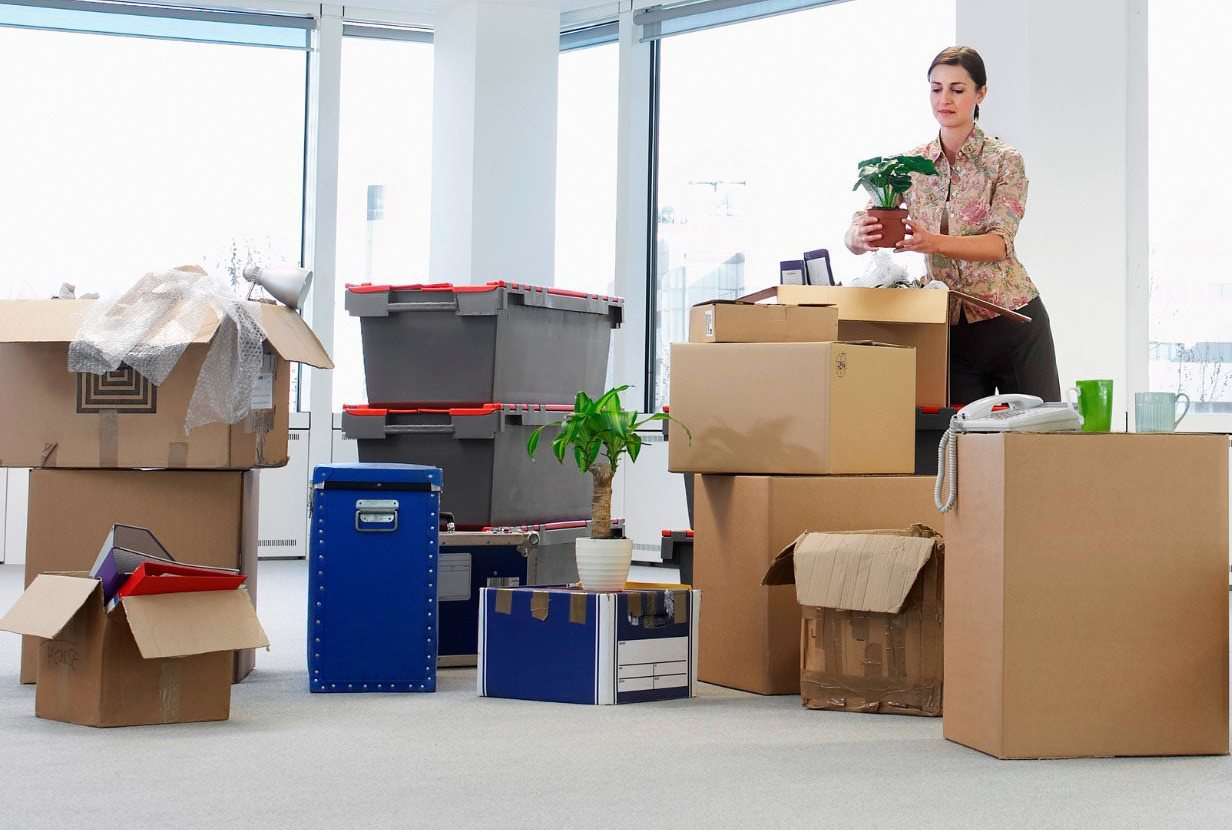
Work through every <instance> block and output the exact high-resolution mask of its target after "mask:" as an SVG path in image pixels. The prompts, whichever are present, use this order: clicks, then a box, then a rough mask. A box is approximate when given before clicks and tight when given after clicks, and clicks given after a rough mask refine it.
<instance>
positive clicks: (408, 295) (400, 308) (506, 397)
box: [342, 282, 624, 663]
mask: <svg viewBox="0 0 1232 830" xmlns="http://www.w3.org/2000/svg"><path fill="white" fill-rule="evenodd" d="M346 308H347V311H348V312H350V314H351V315H353V316H356V317H358V318H359V319H360V331H361V337H362V343H363V358H364V371H365V374H366V383H367V392H368V401H367V402H366V403H364V404H360V405H353V406H346V407H344V411H343V415H342V429H343V432H344V433H345V435H346V436H347V437H348V438H354V439H356V441H357V444H358V447H359V460H360V461H361V462H401V463H409V464H422V465H428V466H432V467H439V468H441V470H442V471H443V473H444V486H443V489H442V492H441V513H442V516H443V517H452V522H453V524H452V525H450V526H443V527H442V530H443V531H446V532H443V533H442V534H441V579H440V588H439V593H440V609H441V623H442V632H441V658H442V663H445V662H452V663H458V662H463V663H464V662H466V660H467V658H469V657H471V656H473V655H474V653H475V649H474V645H475V643H474V640H475V630H474V629H475V627H474V617H473V616H472V614H473V613H476V612H471V611H469V607H470V606H471V605H473V604H474V603H475V601H476V599H477V596H478V588H479V587H484V586H488V585H498V586H504V585H512V584H526V583H527V580H528V558H529V559H535V560H538V561H532V562H530V563H529V571H530V572H531V573H534V572H535V571H536V570H538V571H540V573H548V572H550V573H552V574H553V576H554V578H555V579H554V581H569V580H568V578H569V577H570V573H569V572H568V571H569V567H568V566H569V564H570V563H571V562H572V556H571V552H572V541H573V539H575V538H577V537H578V536H581V535H583V534H585V533H587V532H588V529H587V526H586V518H587V517H588V516H589V513H590V503H591V482H590V479H589V476H588V475H587V474H585V473H582V472H581V471H579V470H578V469H577V468H576V467H575V466H573V465H571V464H565V465H561V464H557V463H556V462H555V461H554V460H552V459H550V458H546V457H545V458H543V459H540V460H539V461H533V460H532V459H531V458H530V457H529V456H528V455H527V453H526V442H527V439H528V438H529V437H530V434H531V432H532V431H533V430H535V429H536V428H538V427H540V426H543V425H545V424H550V423H552V422H554V421H557V420H559V419H560V418H561V417H563V416H564V415H565V414H567V413H568V412H569V411H571V409H572V405H573V402H574V399H575V397H576V395H577V393H578V391H585V392H586V393H587V394H591V395H599V394H601V393H602V392H603V388H604V382H605V380H606V377H607V361H608V350H609V346H610V343H611V332H612V329H614V328H616V327H618V326H619V325H620V324H621V322H622V319H623V313H624V301H623V300H621V299H619V298H616V297H608V296H603V295H599V294H586V293H581V292H576V291H568V290H564V289H559V288H543V287H538V286H531V285H526V284H523V283H510V282H490V283H487V284H485V285H452V284H448V283H444V284H435V285H371V284H363V285H353V286H348V288H347V293H346ZM552 437H553V436H552V431H551V430H550V429H549V431H548V432H547V434H545V436H544V440H545V441H550V440H551V439H552ZM455 534H456V535H455ZM549 538H550V539H551V542H552V543H551V544H546V543H545V540H547V539H549ZM513 554H517V555H513ZM548 556H551V557H552V559H553V561H552V562H551V563H548V562H546V561H544V559H545V558H546V557H548ZM558 558H559V559H560V561H559V562H557V561H555V560H556V559H558ZM572 578H573V579H576V571H573V574H572ZM451 603H456V604H457V605H458V607H459V609H461V608H462V607H463V606H466V607H467V608H468V612H467V613H465V614H456V615H455V614H452V613H448V612H450V611H451V608H450V604H451ZM454 616H457V617H458V625H457V629H458V630H457V636H453V637H451V636H448V635H449V632H447V631H445V630H444V628H445V623H446V621H447V617H454ZM462 617H465V618H466V619H465V620H463V619H462ZM467 622H469V624H466V623H467Z"/></svg>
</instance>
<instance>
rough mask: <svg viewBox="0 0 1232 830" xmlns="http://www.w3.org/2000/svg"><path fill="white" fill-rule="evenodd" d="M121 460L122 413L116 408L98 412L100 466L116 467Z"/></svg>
mask: <svg viewBox="0 0 1232 830" xmlns="http://www.w3.org/2000/svg"><path fill="white" fill-rule="evenodd" d="M119 461H120V413H119V412H117V411H116V410H114V409H100V410H99V412H98V466H100V467H116V466H118V465H119Z"/></svg>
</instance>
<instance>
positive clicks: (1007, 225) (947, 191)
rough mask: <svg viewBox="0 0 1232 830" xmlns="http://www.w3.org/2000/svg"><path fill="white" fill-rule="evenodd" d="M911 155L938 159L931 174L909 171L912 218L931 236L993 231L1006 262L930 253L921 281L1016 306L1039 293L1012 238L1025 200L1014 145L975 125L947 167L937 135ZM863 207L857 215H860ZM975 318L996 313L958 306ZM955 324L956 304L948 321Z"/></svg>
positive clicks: (1019, 159)
mask: <svg viewBox="0 0 1232 830" xmlns="http://www.w3.org/2000/svg"><path fill="white" fill-rule="evenodd" d="M911 155H918V156H926V157H927V158H930V159H932V160H933V161H934V162H936V164H937V175H936V176H925V175H921V174H919V173H912V174H911V189H910V190H909V191H908V192H907V197H906V201H907V208H908V211H909V212H910V215H911V218H912V219H913V220H914V221H916V222H918V223H919V224H920V226H921V227H923V228H925V229H926V230H929V231H932V232H933V233H944V234H949V235H951V236H973V235H976V234H982V233H995V234H996V235H997V236H1000V237H1001V238H1002V239H1004V240H1005V259H1003V260H1001V261H1000V262H970V261H967V260H958V259H952V258H950V257H947V256H942V255H940V254H929V255H927V257H926V260H927V263H928V276H927V278H926V279H925V282H930V281H932V280H940V281H941V282H944V283H945V284H946V285H948V286H949V287H950V288H955V289H958V290H959V291H964V292H966V293H968V294H971V295H973V296H976V297H980V298H981V299H985V300H989V301H991V302H994V303H996V304H997V305H1000V306H1004V307H1005V308H1010V309H1014V310H1017V309H1019V308H1022V307H1023V306H1024V305H1026V304H1027V303H1029V302H1031V301H1032V300H1034V299H1035V298H1036V297H1038V296H1039V291H1038V290H1037V289H1036V287H1035V284H1034V283H1033V282H1031V278H1030V277H1029V276H1027V270H1026V269H1025V268H1023V266H1022V263H1021V262H1019V261H1018V257H1017V256H1016V255H1015V252H1014V236H1015V234H1017V232H1018V223H1019V222H1020V221H1021V220H1022V215H1023V208H1024V205H1025V203H1026V201H1027V175H1026V171H1025V170H1024V169H1023V164H1022V155H1021V154H1020V153H1019V152H1018V151H1017V150H1015V149H1014V148H1013V147H1011V146H1009V145H1008V144H1005V143H1004V142H1002V141H999V140H998V139H996V138H991V137H989V136H987V135H985V134H984V131H983V130H981V129H980V127H979V125H978V124H977V125H975V129H973V130H972V131H971V135H970V136H968V137H967V140H966V141H965V142H963V145H962V147H961V148H960V149H959V152H958V155H957V157H956V160H955V162H954V165H953V167H951V166H950V163H949V160H947V159H946V157H945V153H943V152H942V151H941V138H940V136H938V137H937V138H934V139H933V140H932V141H930V142H929V143H927V144H925V145H922V146H920V147H917V148H915V149H914V150H912V151H911ZM863 215H864V211H860V212H859V213H857V214H856V220H855V221H857V222H858V221H859V220H860V219H861V218H863ZM964 309H965V312H966V316H967V319H968V320H970V321H972V322H975V321H977V320H987V319H990V318H992V317H995V316H996V314H995V313H994V312H991V311H986V310H984V309H982V308H977V307H975V306H964ZM957 322H958V309H957V308H956V309H955V310H954V314H953V316H952V318H951V319H950V323H951V324H953V323H957Z"/></svg>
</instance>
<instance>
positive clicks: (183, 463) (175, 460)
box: [167, 441, 188, 467]
mask: <svg viewBox="0 0 1232 830" xmlns="http://www.w3.org/2000/svg"><path fill="white" fill-rule="evenodd" d="M167 466H168V467H187V466H188V442H186V441H172V442H171V443H170V444H168V445H167Z"/></svg>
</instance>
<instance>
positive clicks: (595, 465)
mask: <svg viewBox="0 0 1232 830" xmlns="http://www.w3.org/2000/svg"><path fill="white" fill-rule="evenodd" d="M628 388H629V387H628V386H618V387H616V388H615V389H609V390H608V391H607V392H605V393H604V394H603V396H602V397H600V398H598V399H597V400H592V399H591V397H590V396H589V395H587V394H586V393H585V392H578V393H577V399H576V400H575V401H574V404H573V411H572V412H570V413H569V414H568V415H566V416H565V417H564V418H563V419H562V420H559V421H556V422H554V423H551V424H545V425H544V426H541V427H539V428H538V429H536V430H535V431H534V432H532V433H531V434H530V439H529V440H528V441H527V442H526V452H527V453H528V454H529V455H530V457H531V458H534V457H535V451H536V450H537V449H538V448H539V438H540V436H541V435H542V434H543V431H544V430H545V429H549V428H555V427H559V428H560V432H559V433H557V435H556V437H555V438H553V439H552V454H553V455H555V456H556V460H557V461H559V462H560V463H561V464H564V463H565V457H566V456H567V455H569V454H570V450H571V449H572V454H573V460H574V462H575V463H576V464H577V466H578V469H579V470H581V471H582V472H584V473H587V472H588V473H590V475H591V478H592V479H593V480H594V495H593V498H592V500H591V508H590V537H591V538H592V539H610V538H612V478H613V476H615V475H616V467H617V465H619V463H620V458H621V456H623V455H628V456H629V461H630V462H635V461H637V456H638V454H639V453H641V451H642V437H641V436H640V435H638V434H637V430H638V428H639V427H642V426H645V425H646V424H648V423H650V422H651V421H673V422H674V423H676V424H678V425H679V426H680V428H681V429H683V430H684V431H685V434H686V435H688V437H689V441H692V440H693V434H692V433H691V432H689V428H688V427H686V426H685V425H684V424H682V423H680V422H679V421H677V420H676V419H675V418H673V417H672V416H670V415H668V414H667V413H666V412H657V413H655V414H654V415H649V416H647V417H645V418H643V419H642V420H640V421H639V420H638V419H637V414H638V413H637V411H636V410H625V409H622V408H621V405H620V393H621V392H623V391H625V390H626V389H628Z"/></svg>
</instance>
